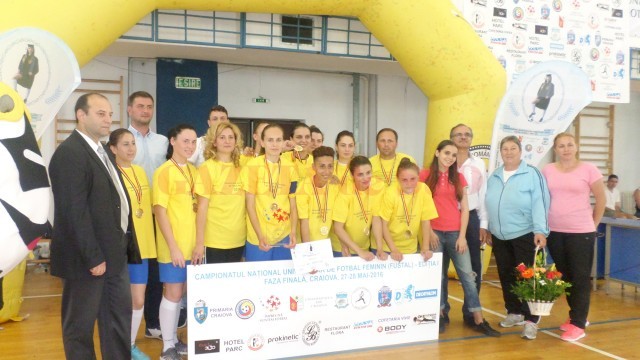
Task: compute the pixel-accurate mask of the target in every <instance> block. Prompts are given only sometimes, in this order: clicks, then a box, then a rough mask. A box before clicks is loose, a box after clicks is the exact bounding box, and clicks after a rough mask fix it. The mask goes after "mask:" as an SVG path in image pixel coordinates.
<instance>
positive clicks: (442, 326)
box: [438, 316, 447, 334]
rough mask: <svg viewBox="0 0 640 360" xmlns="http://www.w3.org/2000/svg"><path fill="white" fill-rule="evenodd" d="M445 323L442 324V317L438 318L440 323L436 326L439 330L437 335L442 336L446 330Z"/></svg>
mask: <svg viewBox="0 0 640 360" xmlns="http://www.w3.org/2000/svg"><path fill="white" fill-rule="evenodd" d="M445 325H446V324H445V323H444V317H443V316H440V323H439V324H438V326H439V328H438V333H440V334H444V332H445V330H447V328H446V327H445Z"/></svg>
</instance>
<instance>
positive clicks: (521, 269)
mask: <svg viewBox="0 0 640 360" xmlns="http://www.w3.org/2000/svg"><path fill="white" fill-rule="evenodd" d="M526 269H527V267H526V266H525V265H524V264H523V263H520V265H518V266H516V270H518V271H519V272H521V273H522V272H523V271H525V270H526Z"/></svg>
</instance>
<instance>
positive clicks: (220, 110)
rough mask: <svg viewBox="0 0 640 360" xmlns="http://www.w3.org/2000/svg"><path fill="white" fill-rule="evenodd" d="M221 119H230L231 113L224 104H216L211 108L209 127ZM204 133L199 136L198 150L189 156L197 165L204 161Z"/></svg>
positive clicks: (191, 161) (190, 160)
mask: <svg viewBox="0 0 640 360" xmlns="http://www.w3.org/2000/svg"><path fill="white" fill-rule="evenodd" d="M219 121H229V113H228V112H227V109H226V108H225V107H224V106H222V105H216V106H214V107H212V108H211V110H209V119H208V120H207V123H208V124H209V128H211V127H212V126H213V125H215V124H217V123H218V122H219ZM205 136H206V134H205V135H202V136H200V137H199V138H198V141H197V142H196V151H194V152H193V155H191V157H190V158H189V162H190V163H192V164H193V165H194V166H195V167H200V165H202V163H203V162H204V145H205V144H204V137H205Z"/></svg>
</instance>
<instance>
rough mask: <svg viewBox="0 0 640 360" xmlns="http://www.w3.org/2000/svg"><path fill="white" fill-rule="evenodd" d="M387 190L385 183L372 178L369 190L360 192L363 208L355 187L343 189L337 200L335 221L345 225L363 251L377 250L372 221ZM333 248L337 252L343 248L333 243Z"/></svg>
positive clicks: (334, 214)
mask: <svg viewBox="0 0 640 360" xmlns="http://www.w3.org/2000/svg"><path fill="white" fill-rule="evenodd" d="M385 188H386V186H385V185H384V183H382V182H380V181H378V180H376V179H375V178H372V179H371V184H370V185H369V189H367V190H365V191H359V192H358V193H359V194H360V200H362V206H361V205H360V202H359V201H358V197H357V196H356V189H355V185H354V186H349V187H348V188H344V189H342V191H340V194H339V195H338V198H337V199H336V203H335V206H334V209H333V221H338V222H341V223H344V228H345V230H346V231H347V233H348V234H349V236H350V237H351V240H353V242H355V243H356V244H357V245H358V247H360V249H362V250H366V251H369V249H370V248H375V240H374V241H371V239H373V234H372V233H371V220H372V218H373V213H374V211H375V209H376V208H377V207H378V202H379V201H380V198H381V197H382V195H383V193H384V190H385ZM363 212H364V213H365V215H366V217H365V216H364V215H363ZM365 219H366V220H365ZM332 246H333V249H334V250H335V251H340V249H341V248H342V247H341V245H340V243H339V242H338V243H337V244H334V243H333V242H332ZM351 253H352V254H355V252H354V251H351Z"/></svg>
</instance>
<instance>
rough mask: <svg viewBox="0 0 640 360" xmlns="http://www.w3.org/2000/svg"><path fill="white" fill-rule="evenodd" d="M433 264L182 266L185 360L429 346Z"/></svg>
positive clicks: (437, 262)
mask: <svg viewBox="0 0 640 360" xmlns="http://www.w3.org/2000/svg"><path fill="white" fill-rule="evenodd" d="M441 272H442V254H441V253H436V254H434V255H433V258H431V259H430V260H429V261H426V262H425V261H424V260H423V259H422V256H421V255H418V254H414V255H404V259H403V260H402V262H397V261H393V260H391V259H389V260H387V261H378V260H373V261H370V262H366V261H364V260H363V259H361V258H359V257H349V258H336V259H334V262H333V266H332V267H331V268H329V269H325V270H322V271H318V272H316V273H314V274H299V273H296V272H295V269H294V266H293V262H292V261H265V262H251V263H246V262H245V263H231V264H212V265H199V266H188V268H187V279H188V280H187V284H188V294H189V296H188V314H189V330H188V331H189V336H188V337H189V357H190V358H191V357H193V356H196V357H195V358H197V359H201V358H202V359H243V360H246V359H275V358H282V357H298V356H305V355H311V354H319V353H327V352H335V351H345V350H354V349H362V348H368V347H379V346H385V345H393V344H403V343H412V342H422V341H427V340H436V339H437V338H438V320H439V313H440V276H441Z"/></svg>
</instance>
